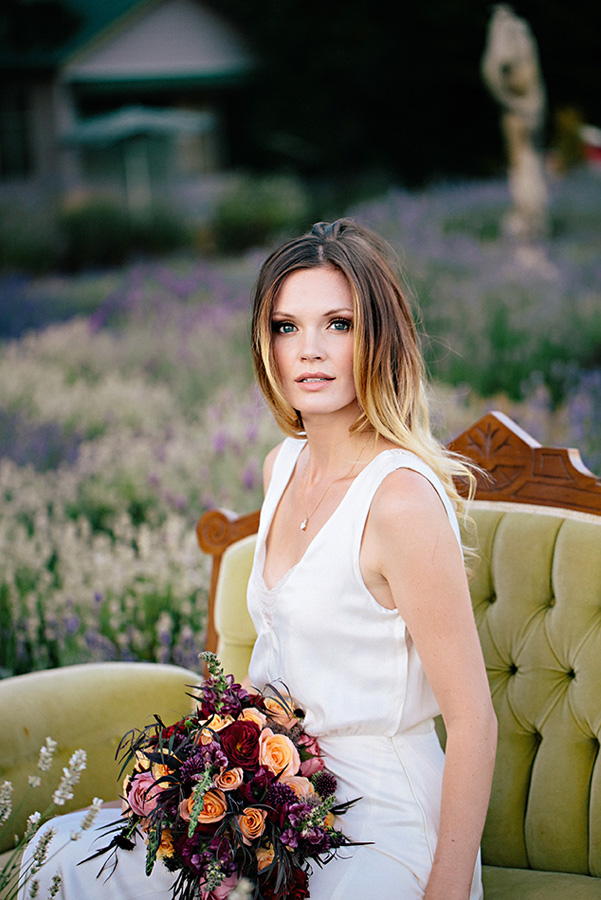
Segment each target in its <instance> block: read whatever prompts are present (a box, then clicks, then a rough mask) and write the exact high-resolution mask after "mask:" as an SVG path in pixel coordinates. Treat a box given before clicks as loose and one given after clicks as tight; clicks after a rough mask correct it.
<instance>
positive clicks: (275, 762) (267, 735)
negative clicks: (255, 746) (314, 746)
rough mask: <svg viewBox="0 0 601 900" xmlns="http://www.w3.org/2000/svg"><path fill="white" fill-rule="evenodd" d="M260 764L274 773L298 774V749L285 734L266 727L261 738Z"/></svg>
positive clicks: (283, 774) (284, 775) (285, 775)
mask: <svg viewBox="0 0 601 900" xmlns="http://www.w3.org/2000/svg"><path fill="white" fill-rule="evenodd" d="M259 764H260V765H262V766H265V768H266V769H269V771H270V772H273V774H274V775H282V776H283V777H287V776H289V775H296V773H297V772H298V770H299V768H300V756H299V755H298V750H297V749H296V747H295V746H294V744H293V743H292V741H291V740H290V738H288V737H286V735H285V734H274V733H273V731H272V730H271V728H264V729H263V731H262V732H261V736H260V738H259Z"/></svg>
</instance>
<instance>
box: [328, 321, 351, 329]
mask: <svg viewBox="0 0 601 900" xmlns="http://www.w3.org/2000/svg"><path fill="white" fill-rule="evenodd" d="M330 325H331V326H332V328H333V329H334V331H350V330H351V328H352V327H353V323H352V322H351V320H350V319H333V320H332V322H331V323H330Z"/></svg>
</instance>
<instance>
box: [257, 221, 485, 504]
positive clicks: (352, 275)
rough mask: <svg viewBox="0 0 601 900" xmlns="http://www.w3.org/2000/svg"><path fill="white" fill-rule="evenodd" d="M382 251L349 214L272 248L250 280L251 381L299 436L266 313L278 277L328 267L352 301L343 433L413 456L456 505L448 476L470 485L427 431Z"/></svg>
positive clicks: (465, 471)
mask: <svg viewBox="0 0 601 900" xmlns="http://www.w3.org/2000/svg"><path fill="white" fill-rule="evenodd" d="M390 254H391V251H390V248H389V247H388V245H387V244H386V243H385V242H384V241H382V240H381V238H380V237H378V235H376V234H374V233H373V232H372V231H370V230H368V229H367V228H364V227H363V226H361V225H359V224H358V223H357V222H355V221H353V220H352V219H339V220H338V221H336V222H332V223H331V224H328V223H326V222H319V223H318V224H316V225H314V226H313V228H312V229H311V231H310V232H309V233H308V234H305V235H302V236H301V237H298V238H295V239H294V240H291V241H289V242H287V243H286V244H284V245H282V246H281V247H279V248H278V249H277V250H275V251H274V252H273V253H272V254H271V256H269V258H268V259H267V260H266V261H265V263H264V264H263V267H262V269H261V272H260V274H259V278H258V280H257V284H256V288H255V295H254V307H253V319H252V352H253V361H254V366H255V372H256V376H257V380H258V382H259V386H260V387H261V390H262V391H263V394H264V395H265V398H266V400H267V402H268V404H269V406H270V408H271V410H272V412H273V415H274V416H275V419H276V421H277V423H278V425H279V427H280V428H281V429H282V431H283V432H284V434H286V435H288V436H290V437H299V436H300V435H301V434H302V433H303V423H302V419H301V416H300V413H299V412H298V410H296V409H294V408H293V407H292V406H291V405H290V404H289V403H288V401H287V400H286V398H285V397H284V394H283V392H282V388H281V384H280V380H279V375H278V371H277V366H276V364H275V360H274V355H273V331H272V314H273V308H274V302H275V297H276V294H277V292H278V290H279V288H280V287H281V285H282V283H283V281H284V279H285V278H286V277H287V276H288V275H290V273H291V272H295V271H297V270H299V269H310V268H317V267H319V266H322V267H323V266H333V267H335V268H336V269H338V270H339V271H340V272H342V273H343V275H345V276H346V278H347V280H348V283H349V285H350V288H351V293H352V297H353V306H354V326H353V330H354V376H355V388H356V391H357V400H358V402H359V405H360V407H361V414H360V416H359V418H358V419H357V421H356V422H354V423H353V425H352V427H351V432H355V433H360V432H366V431H370V430H373V431H374V432H375V433H377V434H379V435H381V436H382V437H384V438H386V439H387V440H389V441H391V442H392V443H394V444H397V445H398V446H399V447H403V448H404V449H405V450H410V451H411V452H413V453H415V454H416V455H417V456H419V457H420V458H421V459H422V460H423V461H424V462H426V463H428V465H429V466H430V467H431V468H432V469H433V470H434V472H435V473H436V474H437V475H438V477H439V478H440V480H441V481H442V483H443V485H444V486H445V489H446V491H447V493H448V494H449V496H450V497H451V499H452V500H453V501H454V502H455V504H456V506H457V507H458V509H461V507H462V503H461V498H460V496H459V493H458V491H457V489H456V487H455V483H454V479H456V478H459V479H462V480H463V481H466V482H467V484H468V485H469V486H470V490H471V489H472V485H473V484H474V480H475V479H474V476H473V474H472V472H471V469H470V467H469V464H468V463H467V462H466V461H464V460H463V458H462V457H459V456H458V455H457V454H454V453H451V452H450V451H448V450H447V449H446V448H445V447H444V446H443V445H442V444H440V443H439V442H438V441H437V440H436V439H435V438H434V436H433V435H432V432H431V430H430V424H429V415H428V404H427V400H426V393H425V385H426V377H425V366H424V360H423V356H422V352H421V348H420V342H419V337H418V334H417V330H416V327H415V323H414V319H413V314H412V311H411V308H410V305H409V303H408V301H407V299H406V297H405V295H404V293H403V290H402V288H401V285H400V282H399V279H398V277H397V276H396V275H395V273H394V270H393V268H392V265H391V263H390V262H389V258H390Z"/></svg>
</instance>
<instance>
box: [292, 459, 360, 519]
mask: <svg viewBox="0 0 601 900" xmlns="http://www.w3.org/2000/svg"><path fill="white" fill-rule="evenodd" d="M366 447H367V444H365V445H364V446H363V447H362V449H361V453H360V454H359V456H358V457H357V459H356V460H355V461H354V462H353V464H352V465H351V467H350V469H349V470H348V472H346V473H345V474H344V475H340V476H339V477H338V478H334V480H333V481H330V483H329V485H328V486H327V488H326V489H325V491H324V492H323V494H322V495H321V497H320V498H319V500H318V501H317V505H316V506H314V507H313V509H312V511H311V512H310V513H307V507H306V505H305V474H306V473H307V472H308V471H309V466H308V465H307V468H306V469H305V471H304V472H303V482H302V484H301V498H302V504H303V510H304V513H305V518H304V519H303V521H302V522H301V523H300V530H301V531H306V530H307V527H308V525H309V520H310V519H312V518H313V516H314V515H315V513H316V512H317V510H318V509H319V507H320V506H321V504H322V502H323V500H324V498H325V496H326V494H327V493H328V491H329V490H330V488H331V487H333V486H334V485H335V484H337V483H338V482H339V481H344V480H345V478H348V477H349V475H350V474H351V472H352V471H353V469H354V468H355V466H356V465H357V463H358V462H359V460H360V459H361V457H362V456H363V454H364V452H365V448H366Z"/></svg>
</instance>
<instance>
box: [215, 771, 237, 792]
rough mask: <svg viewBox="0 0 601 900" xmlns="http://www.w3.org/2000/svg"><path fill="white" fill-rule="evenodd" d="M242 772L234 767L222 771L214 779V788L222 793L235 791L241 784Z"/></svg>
mask: <svg viewBox="0 0 601 900" xmlns="http://www.w3.org/2000/svg"><path fill="white" fill-rule="evenodd" d="M243 777H244V770H243V769H240V768H239V767H238V766H236V768H235V769H222V771H221V772H220V773H219V775H217V776H216V777H215V787H218V788H221V790H223V791H235V790H236V788H238V787H240V785H241V784H242V779H243Z"/></svg>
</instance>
